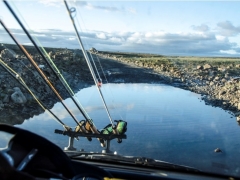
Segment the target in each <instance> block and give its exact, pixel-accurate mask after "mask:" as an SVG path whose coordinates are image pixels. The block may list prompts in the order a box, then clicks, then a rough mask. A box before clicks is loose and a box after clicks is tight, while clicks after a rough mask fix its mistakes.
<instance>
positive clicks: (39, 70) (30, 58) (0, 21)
mask: <svg viewBox="0 0 240 180" xmlns="http://www.w3.org/2000/svg"><path fill="white" fill-rule="evenodd" d="M4 3H5V5H6V6H7V7H8V9H9V10H10V12H11V13H12V15H13V16H14V17H15V19H16V20H17V21H18V22H19V24H20V25H22V24H21V22H20V21H19V19H18V17H17V16H16V14H15V13H14V12H13V10H12V9H11V7H10V6H9V4H8V3H7V2H6V1H4ZM0 23H1V24H2V26H3V27H4V29H5V30H6V31H7V33H8V34H9V35H10V37H11V38H12V39H13V41H14V42H15V43H16V44H17V46H18V47H19V48H20V49H21V51H22V52H23V53H24V55H25V56H26V57H27V58H28V60H29V61H30V62H31V63H32V65H33V66H34V67H35V68H36V70H37V71H38V72H39V74H40V75H41V77H42V78H43V80H45V82H47V84H48V85H49V87H50V88H51V89H52V91H53V92H54V93H55V95H56V96H57V97H58V99H59V100H60V102H61V103H62V105H63V106H64V108H65V109H66V110H67V111H68V113H69V114H70V115H71V117H72V118H73V120H74V121H75V122H76V123H77V124H78V125H79V123H78V121H77V119H76V118H75V116H74V115H73V114H72V113H71V111H70V110H69V109H68V108H67V106H66V105H65V104H64V102H63V99H62V97H61V96H60V94H59V93H58V92H57V91H56V89H55V88H54V86H53V85H52V84H51V82H50V81H49V80H48V78H47V77H46V76H45V74H44V73H43V72H42V70H41V69H40V68H39V67H38V65H37V64H36V62H35V61H34V60H33V59H32V57H31V56H30V54H29V53H28V52H27V51H26V49H25V48H24V47H23V46H22V45H20V44H19V43H18V41H17V40H16V39H15V37H14V36H13V35H12V33H11V32H10V31H9V29H8V28H7V27H6V26H5V24H4V23H3V21H2V20H1V19H0ZM25 30H26V29H25Z"/></svg>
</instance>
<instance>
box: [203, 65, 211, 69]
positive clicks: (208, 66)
mask: <svg viewBox="0 0 240 180" xmlns="http://www.w3.org/2000/svg"><path fill="white" fill-rule="evenodd" d="M211 68H212V66H211V65H210V64H205V65H204V66H203V69H211Z"/></svg>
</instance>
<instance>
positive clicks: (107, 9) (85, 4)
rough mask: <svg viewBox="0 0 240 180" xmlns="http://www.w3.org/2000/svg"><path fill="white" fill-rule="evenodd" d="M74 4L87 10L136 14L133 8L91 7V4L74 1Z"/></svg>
mask: <svg viewBox="0 0 240 180" xmlns="http://www.w3.org/2000/svg"><path fill="white" fill-rule="evenodd" d="M75 4H76V5H77V6H80V7H85V8H87V9H89V10H92V9H97V10H103V11H106V12H126V13H131V14H136V13H137V11H136V9H134V8H124V7H123V8H118V7H113V6H99V5H93V4H92V3H89V2H86V1H76V2H75Z"/></svg>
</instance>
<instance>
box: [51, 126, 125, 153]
mask: <svg viewBox="0 0 240 180" xmlns="http://www.w3.org/2000/svg"><path fill="white" fill-rule="evenodd" d="M54 133H56V134H62V135H64V136H66V135H67V136H68V137H69V141H68V147H65V148H64V150H65V151H76V150H77V149H76V148H74V139H75V138H78V137H79V136H80V137H91V138H102V139H104V140H105V141H106V142H107V143H106V148H105V149H103V150H102V153H113V152H112V151H111V150H110V143H111V140H113V139H127V135H126V134H122V135H117V134H110V135H109V134H91V133H83V132H75V131H72V130H67V131H66V130H65V131H63V130H58V129H55V131H54Z"/></svg>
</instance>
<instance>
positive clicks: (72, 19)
mask: <svg viewBox="0 0 240 180" xmlns="http://www.w3.org/2000/svg"><path fill="white" fill-rule="evenodd" d="M64 4H65V6H66V9H67V11H68V14H69V17H70V19H71V21H72V24H73V27H74V30H75V33H76V35H77V38H78V42H79V44H80V46H81V48H82V51H83V54H84V57H85V59H86V61H87V64H88V67H89V70H90V72H91V74H92V77H93V80H94V82H95V85H96V87H97V89H98V92H99V94H100V96H101V99H102V101H103V104H104V106H105V109H106V111H107V114H108V117H109V120H110V122H111V124H112V129H113V132H114V134H119V133H118V131H117V129H116V126H115V125H114V123H113V120H112V117H111V115H110V112H109V110H108V107H107V104H106V102H105V99H104V97H103V94H102V91H101V89H100V88H99V86H98V82H97V78H96V75H95V73H94V70H93V68H92V65H91V63H90V60H89V58H88V55H87V53H86V51H85V49H84V46H83V43H82V40H81V37H80V35H79V33H78V30H77V27H76V25H75V21H74V18H73V16H72V14H71V13H73V12H75V11H76V9H75V8H71V9H69V7H68V4H67V1H66V0H64ZM118 142H119V143H120V142H122V140H121V139H119V138H118Z"/></svg>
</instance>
